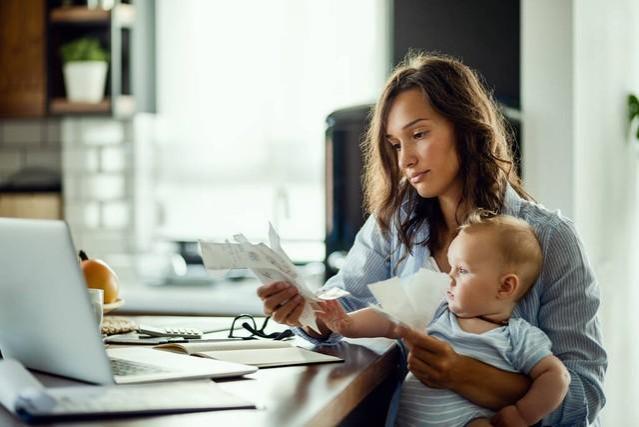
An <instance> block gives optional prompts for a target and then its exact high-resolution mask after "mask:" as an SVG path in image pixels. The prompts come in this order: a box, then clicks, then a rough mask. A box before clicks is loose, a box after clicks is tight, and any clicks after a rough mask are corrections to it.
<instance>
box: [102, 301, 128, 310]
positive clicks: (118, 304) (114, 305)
mask: <svg viewBox="0 0 639 427" xmlns="http://www.w3.org/2000/svg"><path fill="white" fill-rule="evenodd" d="M122 304H124V300H123V299H122V298H118V299H116V300H115V301H113V302H112V303H109V304H104V306H102V312H103V313H104V314H107V313H110V312H112V311H113V310H115V309H116V308H120V307H122Z"/></svg>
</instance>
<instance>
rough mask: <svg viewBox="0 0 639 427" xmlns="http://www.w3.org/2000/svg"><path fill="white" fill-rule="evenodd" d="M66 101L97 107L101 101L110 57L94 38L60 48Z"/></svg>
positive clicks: (77, 40) (73, 42)
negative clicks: (94, 104) (93, 104)
mask: <svg viewBox="0 0 639 427" xmlns="http://www.w3.org/2000/svg"><path fill="white" fill-rule="evenodd" d="M60 53H61V54H62V62H63V64H64V65H63V73H64V86H65V88H66V91H67V98H68V99H69V101H75V102H92V103H97V102H100V101H101V100H102V98H103V97H104V86H105V83H106V75H107V70H108V64H109V54H108V52H107V51H106V50H104V49H103V48H102V47H101V46H100V41H99V40H98V39H96V38H90V37H83V38H80V39H76V40H73V41H71V42H69V43H67V44H65V45H63V46H62V47H61V48H60Z"/></svg>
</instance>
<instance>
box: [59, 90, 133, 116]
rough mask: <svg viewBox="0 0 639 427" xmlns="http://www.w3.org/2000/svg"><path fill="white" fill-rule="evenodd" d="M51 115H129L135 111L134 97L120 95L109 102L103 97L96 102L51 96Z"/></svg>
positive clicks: (108, 99)
mask: <svg viewBox="0 0 639 427" xmlns="http://www.w3.org/2000/svg"><path fill="white" fill-rule="evenodd" d="M49 113H50V114H52V115H64V114H111V113H113V115H114V116H119V117H127V116H131V115H133V114H134V113H135V98H134V97H133V96H131V95H120V96H118V97H116V98H115V102H111V99H110V98H104V99H103V100H102V101H100V102H98V103H90V102H71V101H69V100H68V99H66V98H53V99H52V100H51V103H50V104H49Z"/></svg>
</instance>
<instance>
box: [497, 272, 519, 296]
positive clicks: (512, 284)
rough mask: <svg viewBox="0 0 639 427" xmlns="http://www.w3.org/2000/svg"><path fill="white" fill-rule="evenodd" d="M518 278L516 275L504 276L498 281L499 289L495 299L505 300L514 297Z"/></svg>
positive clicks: (517, 286) (517, 287)
mask: <svg viewBox="0 0 639 427" xmlns="http://www.w3.org/2000/svg"><path fill="white" fill-rule="evenodd" d="M519 285H520V283H519V277H517V275H516V274H512V273H510V274H505V275H503V276H502V277H501V279H500V281H499V289H498V290H497V298H499V299H506V298H512V297H513V296H515V293H516V292H517V289H519Z"/></svg>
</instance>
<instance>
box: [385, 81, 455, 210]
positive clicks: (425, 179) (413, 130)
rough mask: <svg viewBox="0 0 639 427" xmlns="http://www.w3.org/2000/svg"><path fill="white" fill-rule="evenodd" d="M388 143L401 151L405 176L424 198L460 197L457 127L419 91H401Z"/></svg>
mask: <svg viewBox="0 0 639 427" xmlns="http://www.w3.org/2000/svg"><path fill="white" fill-rule="evenodd" d="M386 140H387V142H388V143H389V144H391V146H392V147H393V148H394V149H395V150H396V151H397V163H398V166H399V169H400V170H401V172H402V174H403V175H404V176H405V177H406V179H407V180H408V182H409V183H410V184H411V185H412V186H413V187H414V188H415V190H416V191H417V193H418V194H419V195H420V196H421V197H424V198H430V197H442V196H446V195H449V194H451V195H452V194H459V192H460V190H461V180H460V178H459V158H458V156H457V149H456V144H455V130H454V127H453V124H452V123H451V122H450V121H449V120H448V119H446V118H445V117H443V116H442V115H441V114H439V113H438V112H437V111H435V109H434V108H433V107H431V105H430V103H429V102H428V101H427V100H426V98H425V97H424V94H423V93H422V91H421V90H420V89H418V88H415V89H409V90H406V91H403V92H401V93H400V94H399V95H397V97H396V98H395V100H394V101H393V103H392V105H391V107H390V110H389V113H388V121H387V123H386Z"/></svg>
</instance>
